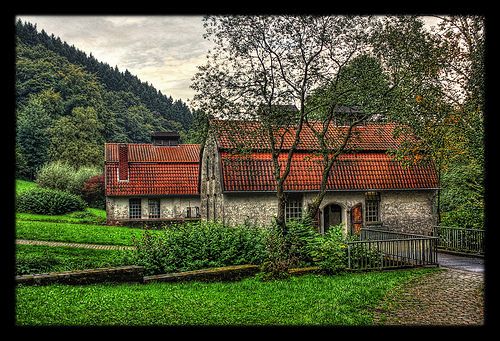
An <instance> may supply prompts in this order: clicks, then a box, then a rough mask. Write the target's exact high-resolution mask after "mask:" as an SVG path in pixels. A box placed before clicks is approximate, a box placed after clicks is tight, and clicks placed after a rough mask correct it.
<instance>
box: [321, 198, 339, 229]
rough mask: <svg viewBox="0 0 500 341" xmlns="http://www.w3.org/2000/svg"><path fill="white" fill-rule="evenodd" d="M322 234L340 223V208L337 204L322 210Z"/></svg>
mask: <svg viewBox="0 0 500 341" xmlns="http://www.w3.org/2000/svg"><path fill="white" fill-rule="evenodd" d="M323 217H324V218H323V233H326V232H328V231H329V230H330V226H337V225H339V224H340V223H342V222H343V221H342V207H341V206H339V205H337V204H330V205H327V206H325V207H324V208H323Z"/></svg>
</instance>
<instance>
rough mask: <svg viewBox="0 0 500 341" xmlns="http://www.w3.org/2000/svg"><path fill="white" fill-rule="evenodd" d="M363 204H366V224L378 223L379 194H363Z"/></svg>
mask: <svg viewBox="0 0 500 341" xmlns="http://www.w3.org/2000/svg"><path fill="white" fill-rule="evenodd" d="M365 203H366V222H367V223H370V222H378V221H380V209H379V205H380V193H378V192H366V193H365Z"/></svg>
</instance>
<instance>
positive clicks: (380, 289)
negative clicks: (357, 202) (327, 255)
mask: <svg viewBox="0 0 500 341" xmlns="http://www.w3.org/2000/svg"><path fill="white" fill-rule="evenodd" d="M427 271H432V270H413V271H411V270H408V271H390V272H372V273H363V274H346V275H342V276H317V275H305V276H302V277H292V278H291V279H289V280H277V281H271V282H260V281H258V280H256V279H255V278H248V279H245V280H242V281H239V282H230V283H204V282H187V283H150V284H147V285H142V284H99V285H98V284H95V285H86V286H68V285H50V286H18V287H17V288H16V299H15V301H16V324H17V325H30V326H33V325H62V326H70V325H71V326H73V325H87V326H109V325H139V326H151V325H153V326H158V325H160V326H164V325H203V326H205V325H217V326H219V325H231V326H232V325H264V326H267V325H349V326H350V325H354V326H364V325H370V324H371V322H372V312H373V308H375V307H376V306H377V305H378V303H379V302H380V300H381V298H382V297H383V296H384V294H385V293H386V292H387V291H388V290H390V289H391V288H393V287H395V286H396V285H398V284H400V283H401V282H403V281H405V280H408V279H409V278H412V277H413V276H418V275H421V274H422V273H424V272H427Z"/></svg>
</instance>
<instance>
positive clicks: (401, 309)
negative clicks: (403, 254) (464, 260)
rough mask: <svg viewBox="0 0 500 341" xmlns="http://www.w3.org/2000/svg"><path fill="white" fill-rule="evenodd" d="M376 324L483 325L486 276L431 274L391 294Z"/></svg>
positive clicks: (451, 272) (378, 312)
mask: <svg viewBox="0 0 500 341" xmlns="http://www.w3.org/2000/svg"><path fill="white" fill-rule="evenodd" d="M373 324H374V325H442V326H444V325H447V326H452V325H454V326H456V325H470V326H480V325H483V324H484V276H483V274H482V273H473V272H469V271H461V270H454V269H446V270H442V271H437V272H432V273H430V274H426V275H424V276H422V277H419V278H416V279H414V280H411V281H409V282H407V283H405V284H403V285H402V286H400V287H398V288H396V289H394V290H392V291H391V292H389V293H388V294H387V295H386V297H385V299H384V300H383V301H382V303H381V304H380V305H379V307H378V308H377V309H376V311H375V314H374V323H373Z"/></svg>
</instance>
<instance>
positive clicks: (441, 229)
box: [434, 226, 484, 255]
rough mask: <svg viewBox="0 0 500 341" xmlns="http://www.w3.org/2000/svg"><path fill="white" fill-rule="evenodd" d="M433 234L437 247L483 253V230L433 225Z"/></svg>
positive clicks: (477, 253)
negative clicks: (436, 239) (436, 240)
mask: <svg viewBox="0 0 500 341" xmlns="http://www.w3.org/2000/svg"><path fill="white" fill-rule="evenodd" d="M434 236H435V237H437V238H438V244H437V247H438V248H439V249H443V250H449V251H456V252H462V253H470V254H476V255H484V230H478V229H464V228H458V227H447V226H434Z"/></svg>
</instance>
